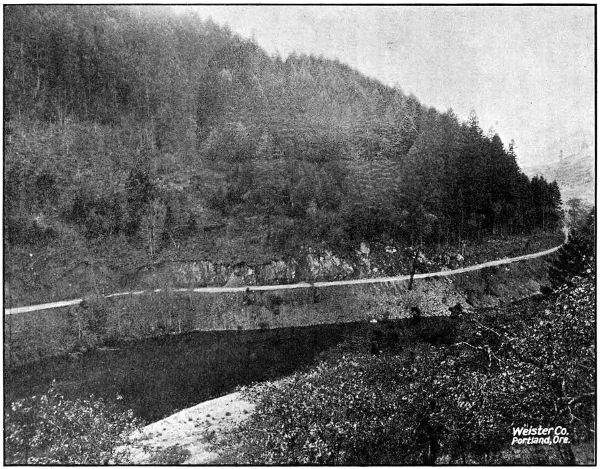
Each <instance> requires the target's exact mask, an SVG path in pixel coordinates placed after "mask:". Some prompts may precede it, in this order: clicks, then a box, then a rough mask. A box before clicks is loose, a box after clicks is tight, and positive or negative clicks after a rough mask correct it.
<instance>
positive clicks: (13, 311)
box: [4, 229, 568, 315]
mask: <svg viewBox="0 0 600 469" xmlns="http://www.w3.org/2000/svg"><path fill="white" fill-rule="evenodd" d="M567 237H568V232H567V231H566V229H565V242H566V240H567ZM560 247H561V246H556V247H554V248H552V249H547V250H545V251H539V252H534V253H532V254H525V255H523V256H518V257H511V258H504V259H498V260H495V261H489V262H484V263H483V264H476V265H471V266H469V267H462V268H460V269H454V270H443V271H440V272H428V273H424V274H415V276H414V279H415V280H417V279H423V278H429V277H447V276H450V275H456V274H462V273H464V272H473V271H475V270H480V269H485V268H486V267H494V266H498V265H505V264H512V263H513V262H519V261H524V260H527V259H535V258H536V257H543V256H547V255H548V254H552V253H553V252H556V251H558V249H560ZM409 279H410V275H397V276H395V277H376V278H362V279H355V280H336V281H332V282H314V283H308V282H300V283H293V284H287V285H249V286H242V287H202V288H177V289H170V290H169V292H176V293H182V292H193V293H233V292H244V291H273V290H295V289H299V288H323V287H333V286H338V285H340V286H341V285H365V284H374V283H391V282H399V281H404V280H409ZM161 291H163V289H161V288H159V289H156V290H140V291H128V292H122V293H113V294H111V295H105V298H115V297H119V296H127V295H144V294H147V293H160V292H161ZM82 301H83V298H77V299H74V300H65V301H57V302H54V303H44V304H40V305H31V306H19V307H17V308H8V309H5V310H4V314H5V315H7V314H21V313H31V312H33V311H44V310H48V309H55V308H64V307H66V306H74V305H78V304H80V303H81V302H82Z"/></svg>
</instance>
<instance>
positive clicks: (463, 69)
mask: <svg viewBox="0 0 600 469" xmlns="http://www.w3.org/2000/svg"><path fill="white" fill-rule="evenodd" d="M175 8H176V9H177V10H178V11H179V12H183V11H184V10H183V8H184V7H175ZM190 8H193V9H195V10H196V11H197V12H198V14H199V15H200V16H201V17H204V18H208V17H210V18H212V20H213V21H215V22H216V23H219V24H228V25H229V27H230V28H231V30H232V31H234V32H235V33H238V34H239V35H240V36H242V37H247V38H254V40H255V41H256V42H257V43H258V44H259V45H260V46H261V47H263V48H264V49H265V50H266V51H267V52H268V53H269V54H279V55H281V56H282V57H283V58H285V57H286V56H287V55H289V54H290V53H292V52H296V53H307V54H313V55H317V56H319V55H322V56H324V57H327V58H332V59H339V60H340V61H341V62H344V63H347V64H348V65H350V66H352V67H354V68H356V69H358V70H359V71H361V72H362V73H364V74H365V75H368V76H370V77H374V78H376V79H379V80H380V81H382V82H383V83H385V84H387V85H390V86H396V87H398V88H400V89H401V90H402V91H403V92H404V93H406V94H411V93H412V94H414V95H415V96H416V97H417V98H418V99H419V101H420V102H421V103H423V104H425V105H427V106H433V107H435V108H436V109H438V110H440V111H446V110H447V109H449V108H452V109H453V110H454V112H455V113H456V114H457V115H458V117H459V118H461V119H466V118H467V116H468V115H469V112H470V111H471V110H472V109H474V110H475V111H476V113H477V116H478V117H479V122H480V126H481V128H482V129H483V130H484V131H486V132H487V131H488V130H489V129H490V128H491V129H493V131H495V132H497V133H498V134H499V135H500V137H501V138H502V140H503V142H504V143H505V144H506V145H507V144H508V142H509V141H510V140H511V139H514V140H515V142H516V151H517V154H518V156H519V161H520V163H521V165H524V166H527V165H530V164H534V163H539V162H540V160H541V158H544V159H545V160H547V161H550V160H555V159H557V157H558V153H559V149H558V148H556V149H555V148H553V146H552V145H553V142H555V141H556V140H559V139H560V140H562V141H565V140H567V141H568V139H569V138H570V136H571V135H572V134H573V133H579V134H581V133H583V134H589V137H588V136H586V138H588V139H593V135H594V129H595V127H594V54H595V52H594V9H593V7H581V6H580V7H572V6H546V7H543V6H533V7H531V6H528V7H527V6H504V7H492V6H466V7H465V6H462V7H461V6H429V7H427V6H289V5H288V6H223V5H221V6H194V7H190ZM589 143H590V144H592V145H593V143H594V142H593V141H590V142H589ZM592 148H593V146H592ZM565 151H567V150H565Z"/></svg>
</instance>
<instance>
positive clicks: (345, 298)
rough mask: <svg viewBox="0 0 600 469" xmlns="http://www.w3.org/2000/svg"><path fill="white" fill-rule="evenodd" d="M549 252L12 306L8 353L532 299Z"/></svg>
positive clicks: (12, 361)
mask: <svg viewBox="0 0 600 469" xmlns="http://www.w3.org/2000/svg"><path fill="white" fill-rule="evenodd" d="M547 260H548V258H547V257H543V256H542V257H537V258H528V259H522V260H519V261H518V262H513V263H510V264H502V263H501V262H502V261H497V263H492V265H491V266H489V267H485V268H478V269H474V268H469V270H465V269H463V270H461V271H458V272H452V273H451V272H444V273H442V275H437V276H432V277H425V276H420V277H421V278H419V277H416V279H415V283H414V286H413V289H412V290H411V291H409V290H408V283H409V281H408V280H406V279H402V280H397V279H391V280H386V279H383V280H382V279H367V280H366V281H347V282H327V283H325V282H323V283H321V284H316V286H311V285H306V284H297V285H292V286H282V285H278V286H276V287H277V288H269V286H267V287H253V288H252V289H246V288H235V289H229V290H231V291H227V289H213V290H214V291H211V289H196V290H168V289H165V290H160V291H154V292H143V293H141V292H134V293H132V294H119V295H112V296H109V297H100V298H92V299H85V300H78V302H77V303H76V304H68V305H66V306H60V307H55V308H52V309H48V310H43V311H40V310H37V311H25V312H20V313H19V314H5V316H4V321H5V341H4V356H5V363H7V364H8V365H9V366H12V365H20V364H24V363H28V362H32V361H36V360H39V359H41V358H44V357H48V356H53V355H61V354H67V353H70V354H72V355H73V356H74V358H76V357H77V354H79V353H81V352H84V351H85V350H88V349H91V348H95V347H99V346H103V345H111V344H115V343H118V342H119V341H124V340H139V339H143V338H147V337H155V336H160V335H164V334H180V333H185V332H191V331H215V330H249V329H269V328H282V327H302V326H310V325H318V324H331V323H342V322H356V321H362V320H370V319H373V318H389V319H401V318H406V317H410V316H411V315H412V314H414V311H415V308H416V309H418V310H419V311H420V313H421V314H422V315H423V316H444V315H448V314H449V308H451V307H452V306H455V305H456V304H457V303H460V304H461V305H462V306H463V308H466V309H468V308H473V307H484V306H493V305H496V304H498V303H500V302H510V301H515V300H518V299H522V298H525V297H528V296H531V295H534V294H536V293H539V291H540V289H541V288H542V287H543V286H544V285H546V284H547Z"/></svg>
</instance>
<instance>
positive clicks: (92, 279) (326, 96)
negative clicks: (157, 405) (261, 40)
mask: <svg viewBox="0 0 600 469" xmlns="http://www.w3.org/2000/svg"><path fill="white" fill-rule="evenodd" d="M4 37H5V49H4V50H5V54H4V70H5V76H6V78H5V100H4V117H5V118H4V132H5V136H6V141H5V148H4V150H5V151H4V217H3V224H4V233H5V252H6V254H7V255H6V257H5V259H6V268H5V271H6V284H7V297H10V296H11V294H10V292H11V291H14V292H17V293H19V292H21V293H22V292H23V291H24V290H27V289H33V290H36V291H38V292H44V295H46V296H48V298H45V299H40V300H41V301H44V300H49V299H50V298H58V297H60V296H63V295H64V293H65V292H67V291H68V292H69V295H72V293H71V292H72V291H75V292H77V291H81V290H86V291H89V290H95V291H97V292H101V291H104V290H106V289H112V288H113V286H115V285H117V286H119V287H125V286H126V285H125V283H126V280H127V278H128V277H129V275H128V274H129V273H135V272H139V271H143V270H144V269H146V268H147V266H149V265H155V264H157V263H160V262H162V261H164V260H165V259H178V260H179V259H180V260H183V261H209V262H216V263H218V264H228V265H236V264H240V263H245V264H262V263H269V262H272V261H279V260H282V259H285V260H290V259H292V260H294V259H295V258H296V257H298V253H299V252H306V251H308V250H311V249H312V250H314V251H315V252H320V253H323V252H325V251H328V250H329V251H333V252H334V253H336V254H339V255H348V254H354V253H356V251H357V250H358V249H359V247H360V246H361V243H363V242H368V243H379V244H381V245H382V246H386V245H389V246H391V245H399V246H400V247H401V248H402V249H403V250H404V249H413V250H414V249H415V248H416V247H418V248H419V249H420V250H423V249H424V248H425V247H427V246H432V245H435V246H438V247H439V248H440V249H441V250H443V249H444V247H447V246H452V247H454V248H457V249H462V248H461V246H464V243H465V242H467V243H480V242H482V240H484V239H485V238H486V237H488V236H489V235H499V236H508V235H529V234H531V233H534V232H536V231H539V230H542V231H544V230H545V231H552V230H554V229H556V228H557V226H558V224H559V223H560V215H559V212H558V205H559V200H560V192H559V189H558V186H557V185H556V184H553V183H550V182H549V181H547V180H545V179H543V178H532V179H531V180H530V179H529V178H528V177H527V176H525V175H524V174H523V173H522V172H521V170H520V169H519V167H518V165H517V163H516V155H515V152H514V148H513V147H512V146H509V147H508V148H506V147H505V146H504V144H503V142H502V141H501V139H500V138H499V137H498V136H497V135H494V136H487V135H484V133H483V132H482V130H481V128H480V127H479V124H478V120H477V117H476V115H475V113H473V114H472V115H471V116H470V117H469V119H468V121H467V122H461V121H459V119H457V117H456V116H455V115H454V113H453V112H452V111H447V112H444V113H442V112H439V111H437V110H435V109H433V108H428V107H426V106H424V105H422V104H421V103H420V102H419V100H418V99H417V98H416V97H415V96H412V95H411V96H407V95H406V94H405V93H403V92H402V91H401V90H400V89H398V88H392V87H388V86H385V85H383V84H382V83H380V82H379V81H377V80H374V79H372V78H369V77H366V76H364V75H362V74H361V73H359V72H357V71H356V70H353V69H351V68H350V67H348V66H347V65H344V64H342V63H339V62H338V61H334V60H327V59H325V58H323V57H313V56H305V55H295V54H292V55H290V56H289V57H287V58H285V60H284V59H283V58H281V57H278V56H273V57H271V56H268V55H267V54H266V53H265V51H263V50H262V49H261V48H260V47H259V46H258V45H257V44H256V43H254V42H252V41H247V40H243V39H241V38H239V37H238V36H236V35H235V34H233V33H232V32H231V31H230V30H229V29H227V28H225V27H220V26H218V25H216V24H214V23H213V22H212V21H210V20H207V21H205V20H203V19H201V18H199V17H198V16H194V15H178V14H176V13H174V12H173V10H172V9H170V8H168V7H162V6H91V5H84V6H66V5H51V6H48V5H10V6H7V7H6V8H5V9H4ZM115 272H119V273H123V272H124V273H125V274H127V275H114V273H115ZM61 279H63V280H64V281H62V280H61ZM122 279H123V282H122V281H121V280H122ZM60 283H62V284H61V285H60V286H57V284H60ZM109 286H110V287H111V288H109ZM59 290H60V291H59ZM61 292H62V294H61ZM16 296H17V297H18V296H20V294H17V295H16ZM77 296H78V295H77ZM63 297H64V296H63Z"/></svg>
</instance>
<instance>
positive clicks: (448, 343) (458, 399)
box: [226, 279, 595, 465]
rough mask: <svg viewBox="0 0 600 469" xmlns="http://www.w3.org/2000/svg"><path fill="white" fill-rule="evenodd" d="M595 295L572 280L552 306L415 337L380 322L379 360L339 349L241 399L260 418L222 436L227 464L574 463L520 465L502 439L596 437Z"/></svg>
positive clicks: (555, 455)
mask: <svg viewBox="0 0 600 469" xmlns="http://www.w3.org/2000/svg"><path fill="white" fill-rule="evenodd" d="M593 291H594V283H593V281H592V280H591V279H578V280H576V281H575V286H574V287H570V288H564V289H562V290H560V291H558V292H557V293H556V296H554V297H553V298H551V299H546V300H544V301H540V302H537V303H536V302H521V303H519V304H516V305H512V306H509V307H506V308H500V310H498V309H494V310H491V311H487V312H483V314H481V312H479V313H478V314H477V316H475V315H464V316H461V317H460V318H453V319H448V321H447V322H448V323H447V325H446V327H444V328H443V329H442V330H441V331H438V333H432V332H431V326H429V327H428V332H426V333H424V334H421V335H420V336H418V338H420V339H421V340H414V339H415V338H414V336H413V335H412V334H410V333H408V332H407V331H406V330H405V329H403V328H402V327H400V328H398V327H397V326H396V325H394V324H386V323H383V324H379V325H377V326H376V328H374V331H373V334H378V335H379V343H380V345H382V346H380V348H383V349H384V350H383V352H382V353H381V354H371V353H368V352H366V353H365V351H364V350H365V348H366V347H365V346H364V345H365V344H364V343H363V344H359V345H358V350H357V348H355V347H356V343H355V344H353V345H345V346H342V347H339V348H337V349H334V351H332V352H331V353H330V354H329V355H328V356H327V357H326V358H324V359H323V360H322V361H321V362H320V363H319V364H318V365H317V366H316V367H315V368H314V369H312V370H310V371H308V372H300V373H296V374H294V375H293V376H291V377H289V378H286V379H284V380H281V381H279V382H276V383H266V384H263V385H259V386H257V387H254V388H251V389H249V390H247V395H248V396H249V397H250V398H252V399H254V400H256V402H257V404H258V406H257V410H256V413H255V414H254V415H253V416H252V417H251V419H250V420H249V421H248V422H247V423H245V424H243V425H242V427H241V428H239V429H238V431H237V432H236V433H234V434H232V435H231V436H230V441H229V444H230V445H232V448H231V453H230V455H229V457H230V458H231V459H229V460H228V459H226V461H228V462H234V463H249V464H327V465H334V464H344V465H363V464H384V465H396V464H420V463H430V464H431V463H436V462H437V463H454V464H464V463H477V464H484V463H487V464H489V463H494V464H502V463H504V464H506V463H525V464H527V463H562V464H573V463H574V459H573V453H572V451H571V447H570V445H558V446H555V447H552V448H550V449H548V451H544V452H543V453H542V454H541V455H537V456H535V457H534V456H532V455H531V454H528V453H525V454H522V455H520V456H518V457H517V456H515V454H514V451H512V450H514V449H515V448H511V447H510V442H511V438H512V428H513V427H517V426H521V425H531V426H534V427H537V426H538V425H542V426H556V425H562V426H564V427H565V428H567V429H568V432H569V439H570V441H571V442H572V443H573V444H577V443H581V442H584V441H587V440H589V439H591V438H593V436H594V421H595V409H594V402H595V384H594V383H595V371H594V370H595V348H594V343H595V300H594V294H593ZM365 339H366V338H365ZM411 339H412V340H411ZM528 457H529V458H532V457H534V459H527V458H528ZM515 458H516V459H515ZM519 458H522V459H519ZM523 458H524V459H523ZM536 458H537V459H536Z"/></svg>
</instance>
